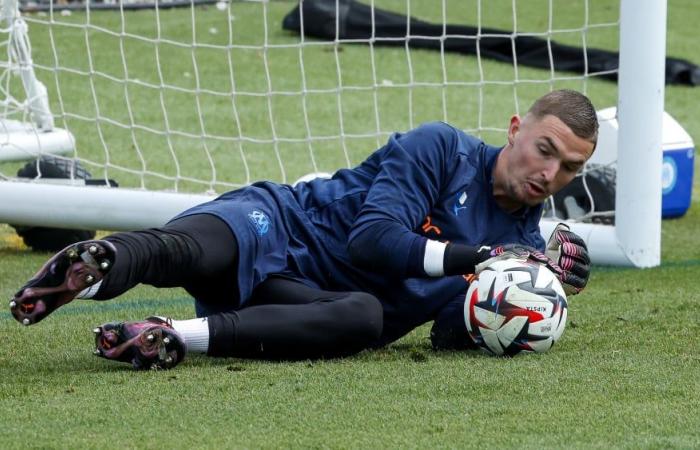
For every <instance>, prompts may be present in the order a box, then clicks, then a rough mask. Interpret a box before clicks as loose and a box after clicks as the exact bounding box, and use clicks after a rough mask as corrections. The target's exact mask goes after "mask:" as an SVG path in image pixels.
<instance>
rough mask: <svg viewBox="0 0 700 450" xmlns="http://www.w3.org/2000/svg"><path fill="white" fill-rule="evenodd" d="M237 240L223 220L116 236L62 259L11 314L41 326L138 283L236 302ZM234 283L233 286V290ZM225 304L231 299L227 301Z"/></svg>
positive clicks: (199, 218)
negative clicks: (216, 293)
mask: <svg viewBox="0 0 700 450" xmlns="http://www.w3.org/2000/svg"><path fill="white" fill-rule="evenodd" d="M237 258H238V247H237V244H236V239H235V237H234V235H233V233H232V232H231V230H230V229H229V228H228V226H227V225H226V224H225V223H224V222H223V221H222V220H220V219H219V218H217V217H215V216H212V215H209V214H201V215H192V216H187V217H184V218H181V219H178V220H176V221H174V222H172V223H170V224H168V225H167V226H165V227H163V228H154V229H149V230H143V231H134V232H125V233H116V234H113V235H110V236H108V237H106V238H105V239H104V240H102V241H87V242H83V243H78V244H74V245H73V246H70V247H67V248H66V249H64V250H62V251H61V252H59V253H57V254H56V255H55V256H54V257H53V258H51V259H50V260H49V262H48V263H47V264H46V265H45V266H44V267H43V268H42V269H41V270H40V271H39V272H38V273H37V274H36V275H35V276H34V277H33V278H32V279H31V280H30V281H29V282H27V284H25V286H23V287H22V288H21V289H20V290H19V291H18V292H17V294H15V297H14V298H13V300H11V301H10V309H11V311H12V314H13V315H14V317H15V318H16V319H17V320H18V321H21V322H23V323H24V324H25V325H29V324H32V323H36V322H38V321H40V320H41V319H43V318H44V317H46V316H47V315H48V314H50V313H51V312H53V311H54V310H55V309H57V308H58V307H59V306H61V305H64V304H66V303H68V302H70V301H72V300H73V299H74V298H75V297H76V296H79V297H82V298H94V299H95V300H107V299H111V298H114V297H116V296H118V295H120V294H122V293H123V292H125V291H127V290H128V289H131V288H132V287H134V286H135V285H136V284H138V283H147V284H152V285H154V286H157V287H173V286H185V287H187V286H196V285H201V286H207V289H209V290H219V289H220V288H222V287H224V286H218V285H217V284H216V283H217V282H218V283H223V282H226V283H227V285H226V286H225V287H226V289H225V290H224V291H222V292H226V293H230V295H231V298H233V299H234V302H233V306H235V304H236V303H237V302H236V301H235V300H236V299H235V296H236V289H235V288H231V285H233V286H234V287H235V284H234V283H232V282H231V281H230V280H235V276H234V274H235V268H236V261H237ZM228 283H230V284H231V285H229V284H228ZM223 297H224V296H221V297H220V298H222V301H224V300H228V301H230V300H231V298H223Z"/></svg>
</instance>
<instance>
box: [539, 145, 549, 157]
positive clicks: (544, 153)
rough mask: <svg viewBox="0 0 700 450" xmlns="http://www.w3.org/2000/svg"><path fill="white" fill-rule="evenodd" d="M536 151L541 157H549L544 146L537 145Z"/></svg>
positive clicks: (547, 150)
mask: <svg viewBox="0 0 700 450" xmlns="http://www.w3.org/2000/svg"><path fill="white" fill-rule="evenodd" d="M537 149H538V150H539V151H540V153H542V154H543V155H549V149H547V147H545V146H544V145H538V146H537Z"/></svg>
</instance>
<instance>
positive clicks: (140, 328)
mask: <svg viewBox="0 0 700 450" xmlns="http://www.w3.org/2000/svg"><path fill="white" fill-rule="evenodd" d="M92 331H93V332H94V333H95V355H97V356H101V357H102V358H106V359H112V360H115V361H122V362H126V363H130V364H131V365H132V366H133V367H134V369H137V370H145V369H156V370H157V369H172V368H173V367H175V366H176V365H178V364H179V363H180V362H181V361H182V360H183V359H184V358H185V354H186V353H187V345H186V344H185V341H184V340H183V339H182V337H181V336H180V334H179V333H178V332H177V331H175V330H174V329H173V327H172V322H171V321H170V319H163V318H160V317H148V318H146V320H143V321H138V322H118V323H117V322H115V323H106V324H104V325H102V326H99V327H97V328H95V329H93V330H92Z"/></svg>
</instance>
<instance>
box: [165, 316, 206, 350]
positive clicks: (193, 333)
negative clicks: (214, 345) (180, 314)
mask: <svg viewBox="0 0 700 450" xmlns="http://www.w3.org/2000/svg"><path fill="white" fill-rule="evenodd" d="M172 322H173V328H174V329H175V331H177V332H178V333H179V334H180V336H182V339H184V340H185V344H187V350H188V351H190V352H195V353H206V352H207V350H209V323H208V322H207V318H206V317H204V318H201V319H190V320H173V321H172Z"/></svg>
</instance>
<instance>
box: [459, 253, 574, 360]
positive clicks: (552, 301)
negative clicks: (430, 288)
mask: <svg viewBox="0 0 700 450" xmlns="http://www.w3.org/2000/svg"><path fill="white" fill-rule="evenodd" d="M566 311H567V303H566V294H565V293H564V289H563V288H562V286H561V284H560V283H559V280H557V278H556V277H555V276H554V274H553V273H552V272H551V271H550V270H549V269H547V268H546V267H545V266H544V265H542V264H539V263H534V262H529V261H522V260H518V259H507V260H501V261H496V262H494V263H493V264H491V265H490V266H488V267H486V268H485V269H484V270H483V271H482V272H481V273H480V274H479V277H478V278H477V279H475V280H474V281H472V283H471V284H470V285H469V289H468V290H467V298H466V301H465V302H464V321H465V323H466V325H467V331H468V332H469V335H470V336H471V338H472V339H473V340H474V342H475V343H476V345H477V346H478V347H479V348H481V349H482V350H484V351H486V352H487V353H490V354H492V355H499V356H500V355H506V356H513V355H516V354H518V353H520V352H537V353H542V352H546V351H547V350H549V349H550V348H551V347H552V345H554V343H555V342H557V340H559V338H560V337H561V335H562V333H563V332H564V328H565V326H566V315H567V314H566Z"/></svg>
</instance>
